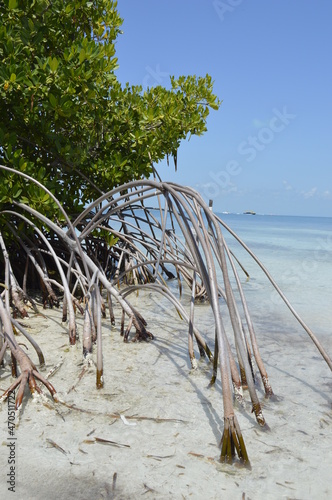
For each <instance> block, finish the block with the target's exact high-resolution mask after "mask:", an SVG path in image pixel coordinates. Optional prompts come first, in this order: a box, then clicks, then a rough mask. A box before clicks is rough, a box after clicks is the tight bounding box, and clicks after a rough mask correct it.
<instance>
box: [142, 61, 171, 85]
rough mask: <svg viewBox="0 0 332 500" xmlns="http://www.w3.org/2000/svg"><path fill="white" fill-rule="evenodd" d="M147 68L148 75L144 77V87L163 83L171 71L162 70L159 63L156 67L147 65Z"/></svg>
mask: <svg viewBox="0 0 332 500" xmlns="http://www.w3.org/2000/svg"><path fill="white" fill-rule="evenodd" d="M145 70H146V75H145V77H144V78H143V88H148V87H154V86H156V85H161V84H162V83H163V81H164V80H166V79H169V77H170V73H168V72H167V71H161V69H160V65H159V64H157V65H156V67H155V69H153V68H151V66H145Z"/></svg>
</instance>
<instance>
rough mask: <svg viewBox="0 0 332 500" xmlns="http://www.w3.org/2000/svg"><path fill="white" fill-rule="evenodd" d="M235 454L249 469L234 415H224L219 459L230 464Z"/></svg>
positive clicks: (245, 451) (248, 462) (244, 447)
mask: <svg viewBox="0 0 332 500" xmlns="http://www.w3.org/2000/svg"><path fill="white" fill-rule="evenodd" d="M236 455H237V456H238V458H239V460H240V462H242V464H243V465H245V466H246V467H247V468H249V469H251V465H250V461H249V458H248V454H247V450H246V446H245V444H244V440H243V437H242V433H241V429H240V426H239V424H238V421H237V418H236V416H235V415H233V416H231V417H224V432H223V435H222V438H221V454H220V461H221V462H226V463H228V464H232V463H233V462H234V460H235V457H236Z"/></svg>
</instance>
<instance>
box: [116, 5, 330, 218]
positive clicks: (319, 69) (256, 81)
mask: <svg viewBox="0 0 332 500" xmlns="http://www.w3.org/2000/svg"><path fill="white" fill-rule="evenodd" d="M118 10H119V13H120V15H121V16H122V17H123V18H124V24H123V35H121V36H120V37H119V38H118V40H117V43H116V50H117V57H118V59H119V69H118V70H117V76H118V78H119V80H120V81H121V82H123V83H125V82H127V81H128V82H129V83H131V84H141V85H143V87H146V86H152V85H157V84H161V85H165V86H168V83H169V75H175V76H176V77H177V76H179V75H190V74H195V75H197V76H204V75H205V74H206V73H209V74H210V75H211V76H212V78H213V80H214V82H215V84H214V91H215V93H216V94H217V95H218V97H219V98H220V100H222V101H223V103H222V105H221V108H220V109H219V111H217V112H216V111H211V114H210V116H209V118H208V131H207V132H206V133H205V134H204V135H203V136H201V137H192V138H191V139H190V141H189V142H183V143H182V144H181V147H180V149H179V153H178V172H176V173H175V172H174V168H173V166H172V164H171V163H170V166H169V167H167V165H166V162H163V163H161V164H160V165H158V170H159V173H160V175H161V176H162V178H163V180H165V181H166V180H169V181H173V182H178V183H181V184H186V185H190V186H192V187H194V188H195V189H197V190H198V191H199V192H200V193H201V194H203V196H204V197H205V199H206V200H208V199H209V198H212V199H213V202H214V209H215V210H216V211H220V212H221V211H229V212H243V211H245V210H254V211H256V212H257V213H268V214H281V215H312V216H332V168H331V167H332V161H331V160H332V127H331V119H332V98H331V92H332V67H331V47H332V30H331V19H332V2H331V1H330V0H316V1H313V0H292V1H289V0H270V1H266V0H252V1H250V2H249V1H248V0H224V1H222V0H221V1H214V0H141V1H137V0H136V1H134V0H120V1H119V2H118Z"/></svg>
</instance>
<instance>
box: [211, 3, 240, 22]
mask: <svg viewBox="0 0 332 500" xmlns="http://www.w3.org/2000/svg"><path fill="white" fill-rule="evenodd" d="M241 3H243V0H224V1H221V0H214V1H213V2H212V5H213V8H214V10H215V11H216V13H217V15H218V17H219V19H220V21H223V20H224V19H225V15H228V14H229V13H231V12H234V10H235V9H236V7H238V6H239V5H241Z"/></svg>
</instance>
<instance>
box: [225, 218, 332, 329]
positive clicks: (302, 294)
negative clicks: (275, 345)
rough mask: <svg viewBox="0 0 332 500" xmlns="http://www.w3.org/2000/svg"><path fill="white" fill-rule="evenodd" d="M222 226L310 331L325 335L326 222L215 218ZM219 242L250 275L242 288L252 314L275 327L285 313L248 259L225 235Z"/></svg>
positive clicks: (330, 275) (330, 292)
mask: <svg viewBox="0 0 332 500" xmlns="http://www.w3.org/2000/svg"><path fill="white" fill-rule="evenodd" d="M220 216H221V218H222V219H223V220H224V222H225V223H226V224H227V225H229V226H230V227H231V229H232V230H233V231H235V232H236V233H237V235H238V236H240V237H241V239H242V240H243V241H244V242H245V243H246V245H247V246H248V247H249V248H250V249H251V250H252V251H253V252H254V253H255V254H256V256H257V257H258V258H259V259H260V260H261V262H262V263H263V264H264V266H265V267H266V268H267V269H268V270H269V272H270V273H271V274H272V276H273V278H274V279H275V280H276V282H277V283H278V285H279V286H280V287H281V288H282V290H283V292H284V293H285V294H286V296H287V298H288V299H289V300H290V301H291V303H292V305H293V306H294V307H295V309H296V310H297V312H298V313H300V314H301V315H302V316H303V319H304V320H305V321H306V322H307V323H308V324H309V326H311V327H312V328H313V329H314V330H315V331H316V332H321V333H323V334H329V332H330V331H331V320H332V313H331V305H332V286H331V284H332V258H331V257H332V218H329V217H294V216H270V215H255V216H252V215H235V214H221V215H220ZM224 234H225V239H226V241H227V242H228V244H229V245H230V246H231V247H232V248H233V249H234V251H235V253H236V254H237V255H238V256H239V257H240V260H241V262H242V263H243V264H244V266H245V267H246V269H247V270H248V272H249V274H250V277H251V278H250V280H249V282H248V283H247V284H246V285H245V288H246V292H247V296H248V300H249V298H250V302H251V305H252V309H253V313H254V314H255V315H257V316H261V317H262V316H263V317H264V316H265V317H266V313H267V312H268V313H269V314H268V316H269V319H268V321H270V320H271V315H273V314H275V315H276V316H277V318H278V321H280V322H281V323H280V326H281V327H282V326H283V324H287V325H288V324H289V322H290V317H291V316H290V312H289V311H288V309H287V308H286V306H283V305H282V304H281V302H280V300H278V297H277V294H276V293H275V292H274V291H273V288H272V286H271V285H270V284H269V282H268V280H267V279H266V278H265V276H264V274H263V273H262V272H261V271H260V270H259V268H258V267H257V265H256V264H255V263H254V262H252V260H251V258H249V256H248V255H247V254H246V252H244V251H243V250H242V248H241V247H240V246H239V245H238V244H235V243H234V241H233V238H232V237H230V236H229V235H228V234H227V232H225V233H224Z"/></svg>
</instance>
